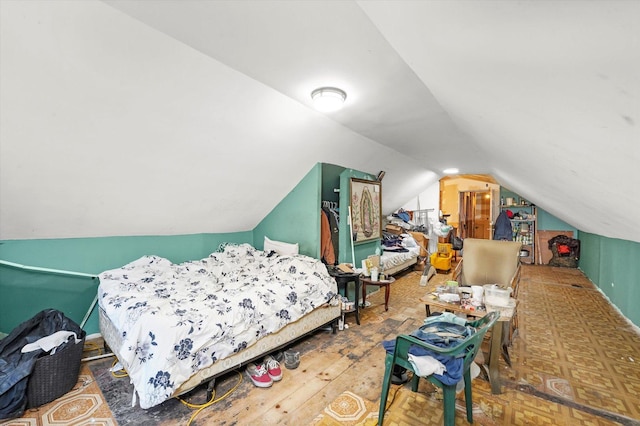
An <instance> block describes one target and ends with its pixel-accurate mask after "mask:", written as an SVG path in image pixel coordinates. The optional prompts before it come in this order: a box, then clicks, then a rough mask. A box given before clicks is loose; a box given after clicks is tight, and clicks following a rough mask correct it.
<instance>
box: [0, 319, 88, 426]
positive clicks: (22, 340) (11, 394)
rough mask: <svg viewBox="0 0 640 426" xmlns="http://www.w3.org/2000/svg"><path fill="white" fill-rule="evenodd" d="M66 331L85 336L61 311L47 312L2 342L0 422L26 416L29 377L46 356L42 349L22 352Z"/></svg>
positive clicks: (18, 328) (19, 327) (17, 329)
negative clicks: (36, 343)
mask: <svg viewBox="0 0 640 426" xmlns="http://www.w3.org/2000/svg"><path fill="white" fill-rule="evenodd" d="M63 330H67V331H72V332H74V333H76V335H77V336H78V337H81V336H82V337H84V335H85V332H84V331H83V330H82V329H81V328H80V326H78V325H77V324H76V323H75V322H73V320H70V319H69V318H67V317H66V316H65V315H64V314H63V313H62V312H60V311H57V310H55V309H45V310H44V311H41V312H39V313H38V314H36V315H35V316H34V317H33V318H31V319H29V320H27V321H25V322H23V323H22V324H20V325H18V326H17V327H16V328H15V329H14V330H13V331H12V332H11V333H10V334H9V335H8V336H7V337H5V338H4V339H2V340H0V420H1V419H11V418H14V417H20V416H22V415H23V413H24V411H25V409H26V406H27V385H28V382H29V377H30V375H31V373H32V371H33V368H34V366H35V363H36V361H37V360H38V358H39V357H40V356H42V355H46V354H47V352H45V351H44V350H42V349H38V350H34V351H32V352H25V353H22V348H23V347H24V346H25V345H27V344H29V343H34V342H36V341H38V340H39V339H41V338H43V337H47V336H50V335H52V334H54V333H56V332H58V331H63ZM61 348H62V346H61V347H59V348H58V349H61Z"/></svg>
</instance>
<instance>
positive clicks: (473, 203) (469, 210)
mask: <svg viewBox="0 0 640 426" xmlns="http://www.w3.org/2000/svg"><path fill="white" fill-rule="evenodd" d="M459 214H460V228H461V229H460V236H461V237H462V238H481V239H485V240H486V239H491V191H464V192H460V213H459Z"/></svg>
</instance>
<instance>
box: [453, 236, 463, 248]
mask: <svg viewBox="0 0 640 426" xmlns="http://www.w3.org/2000/svg"><path fill="white" fill-rule="evenodd" d="M463 245H464V241H463V240H462V238H460V237H458V236H455V235H454V236H452V237H451V248H452V249H453V250H462V246H463Z"/></svg>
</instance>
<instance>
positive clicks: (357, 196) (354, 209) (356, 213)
mask: <svg viewBox="0 0 640 426" xmlns="http://www.w3.org/2000/svg"><path fill="white" fill-rule="evenodd" d="M351 224H352V232H353V242H354V243H355V244H358V243H363V242H366V241H372V240H379V239H380V237H381V235H382V194H381V185H380V182H377V181H372V180H364V179H356V178H351Z"/></svg>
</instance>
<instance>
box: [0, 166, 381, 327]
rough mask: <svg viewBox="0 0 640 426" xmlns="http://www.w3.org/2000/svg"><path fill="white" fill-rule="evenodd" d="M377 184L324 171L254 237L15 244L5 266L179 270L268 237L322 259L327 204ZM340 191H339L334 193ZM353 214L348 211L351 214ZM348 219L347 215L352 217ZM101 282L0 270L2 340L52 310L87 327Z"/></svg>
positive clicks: (308, 179)
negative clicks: (222, 249) (355, 183)
mask: <svg viewBox="0 0 640 426" xmlns="http://www.w3.org/2000/svg"><path fill="white" fill-rule="evenodd" d="M351 177H357V178H360V179H372V180H373V179H375V177H373V176H371V175H368V174H366V173H363V172H359V171H356V170H347V169H345V168H344V167H340V166H335V165H332V164H322V163H318V164H316V165H315V166H314V167H313V168H312V169H311V170H310V171H309V173H307V175H306V176H305V177H304V178H303V179H302V180H301V181H300V182H299V183H298V184H297V185H296V186H295V187H294V188H293V190H292V191H291V192H290V193H289V194H287V196H286V197H284V198H283V199H282V201H281V202H280V203H278V205H277V206H276V207H275V208H274V209H273V210H272V211H271V212H270V213H269V214H268V215H267V216H265V218H264V219H263V220H262V221H261V222H260V223H259V224H258V225H257V226H256V227H255V229H253V230H252V231H244V232H235V233H226V234H194V235H173V236H124V237H100V238H69V239H49V240H7V241H2V242H0V260H3V261H6V262H12V263H16V264H20V265H26V266H34V267H38V268H50V269H56V270H66V271H73V272H80V273H86V274H91V275H98V274H99V273H100V272H102V271H105V270H108V269H113V268H118V267H120V266H122V265H124V264H127V263H129V262H131V261H133V260H136V259H138V258H140V257H141V256H144V255H151V254H153V255H157V256H161V257H165V258H167V259H169V260H171V261H172V262H174V263H181V262H184V261H187V260H193V259H201V258H203V257H206V256H208V255H209V254H210V253H212V252H214V251H216V250H217V249H218V247H219V245H220V244H221V243H224V242H232V243H249V244H252V245H254V246H255V247H257V248H260V249H262V248H263V247H264V236H265V235H266V236H268V237H269V238H271V239H274V240H278V241H285V242H290V243H296V242H297V243H298V244H300V253H302V254H306V255H308V256H311V257H315V258H319V257H320V207H321V200H322V199H328V200H335V201H339V202H340V205H342V206H348V205H349V204H348V203H349V179H350V178H351ZM338 188H339V189H340V191H337V192H336V191H334V189H338ZM346 211H347V210H346V209H344V212H346ZM344 217H345V218H346V213H345V216H344ZM340 232H341V236H344V238H345V240H344V241H343V240H342V239H341V240H340V248H339V255H338V258H339V259H342V260H341V261H343V262H348V263H351V260H350V259H351V245H350V240H349V239H348V235H349V231H348V226H347V221H346V220H341V224H340ZM378 245H379V243H378V242H373V243H365V244H360V245H357V246H356V247H355V251H356V259H357V262H356V263H359V262H360V260H361V259H364V258H366V257H367V256H369V255H370V254H373V253H374V252H375V248H376V247H377V246H378ZM97 287H98V280H97V279H91V278H90V277H77V276H72V275H65V274H55V273H48V272H33V271H25V270H23V269H20V268H16V267H13V266H7V265H0V332H5V333H8V332H10V331H11V330H12V329H13V328H15V327H16V326H17V325H18V324H20V323H21V322H22V321H25V320H27V319H29V318H31V317H32V316H33V315H34V314H36V313H37V312H39V311H41V310H42V309H45V308H55V309H59V310H61V311H63V312H65V314H66V315H67V316H69V317H70V318H71V319H73V320H74V321H76V322H78V323H81V322H82V321H83V319H84V318H85V315H86V314H87V312H88V311H89V309H90V307H91V304H92V302H93V299H94V297H95V295H96V290H97ZM84 329H85V330H86V331H87V333H89V334H91V333H97V332H99V327H98V316H97V311H96V309H93V311H91V315H90V316H89V317H88V319H87V322H86V324H85V326H84Z"/></svg>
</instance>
